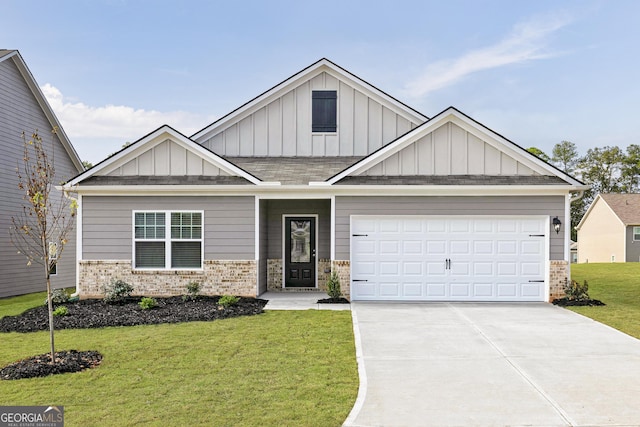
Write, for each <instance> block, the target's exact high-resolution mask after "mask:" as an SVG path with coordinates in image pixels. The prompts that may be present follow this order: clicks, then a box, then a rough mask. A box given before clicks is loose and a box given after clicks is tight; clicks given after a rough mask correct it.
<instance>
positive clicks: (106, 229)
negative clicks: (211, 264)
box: [82, 196, 255, 260]
mask: <svg viewBox="0 0 640 427" xmlns="http://www.w3.org/2000/svg"><path fill="white" fill-rule="evenodd" d="M254 200H255V199H254V197H253V196H250V197H233V196H228V197H227V196H221V197H217V196H211V197H191V196H188V197H187V196H185V197H179V196H177V197H158V196H153V197H144V196H143V197H138V196H131V197H128V196H115V197H112V196H84V197H83V198H82V259H83V260H131V259H132V229H133V224H132V221H133V220H132V212H133V211H138V210H162V211H167V210H169V211H180V210H185V211H187V210H202V211H204V259H205V260H253V259H255V226H254V222H255V202H254Z"/></svg>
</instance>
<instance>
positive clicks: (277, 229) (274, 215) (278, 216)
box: [265, 200, 331, 259]
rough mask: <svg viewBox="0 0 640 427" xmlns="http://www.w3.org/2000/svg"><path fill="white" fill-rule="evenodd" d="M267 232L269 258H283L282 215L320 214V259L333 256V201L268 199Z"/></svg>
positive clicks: (318, 239) (318, 240)
mask: <svg viewBox="0 0 640 427" xmlns="http://www.w3.org/2000/svg"><path fill="white" fill-rule="evenodd" d="M265 202H266V203H267V217H268V219H267V222H268V223H267V232H268V249H267V256H268V258H269V259H281V258H282V239H283V235H282V215H285V214H293V215H296V214H317V215H318V234H317V236H316V239H317V243H318V259H329V258H330V257H331V201H330V200H267V201H265Z"/></svg>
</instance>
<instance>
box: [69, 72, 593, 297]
mask: <svg viewBox="0 0 640 427" xmlns="http://www.w3.org/2000/svg"><path fill="white" fill-rule="evenodd" d="M66 188H67V189H68V190H70V191H77V193H78V195H79V196H78V197H79V204H80V213H79V215H80V217H79V223H78V236H79V242H78V252H77V256H78V292H79V293H80V296H81V297H83V298H84V297H94V296H99V295H101V293H102V286H103V285H104V284H105V283H106V282H108V281H109V280H111V279H115V278H119V279H122V280H125V281H127V282H129V283H131V284H132V285H133V286H134V287H135V289H136V292H138V293H144V294H153V295H169V294H184V293H185V292H186V290H185V289H186V285H187V283H189V282H191V281H197V282H200V283H202V284H203V290H204V292H205V293H210V294H225V293H230V294H236V295H251V296H256V295H260V294H262V293H263V292H265V291H267V290H278V291H287V290H291V289H299V288H303V289H306V290H313V289H318V288H320V289H321V288H323V287H324V286H325V283H326V280H327V278H328V276H329V274H330V272H331V271H336V272H337V273H338V275H339V277H340V280H341V285H342V289H343V291H344V292H345V293H346V296H347V297H349V298H350V299H352V300H388V301H548V300H550V299H552V298H554V297H556V296H558V295H560V294H562V292H563V290H562V289H563V285H564V283H565V280H566V278H567V276H568V273H569V260H570V253H569V241H570V240H569V237H570V234H569V231H570V230H569V226H568V225H569V224H570V220H569V218H570V216H569V212H570V209H569V206H570V203H571V197H572V193H575V192H580V191H582V190H584V189H586V188H587V187H586V186H585V185H584V184H582V183H581V182H580V181H578V180H576V179H575V178H573V177H571V176H569V175H567V174H565V173H564V172H562V171H560V170H558V169H557V168H555V167H553V166H551V165H549V164H547V163H545V162H544V161H542V160H540V159H539V158H537V157H536V156H534V155H532V154H530V153H529V152H527V151H526V150H524V149H522V148H521V147H519V146H518V145H516V144H514V143H513V142H511V141H509V140H508V139H506V138H505V137H503V136H501V135H500V134H498V133H496V132H494V131H492V130H491V129H489V128H488V127H486V126H485V125H483V124H481V123H479V122H477V121H476V120H474V119H472V118H471V117H469V116H467V115H465V114H464V113H462V112H461V111H459V110H457V109H455V108H453V107H449V108H446V109H444V110H443V111H442V112H440V113H439V114H436V115H435V116H434V117H431V118H428V117H426V116H425V115H423V114H421V113H420V112H418V111H416V110H414V109H413V108H411V107H409V106H407V105H405V104H404V103H402V102H400V101H398V100H397V99H396V98H394V97H392V96H390V95H388V94H387V93H385V92H383V91H382V90H380V89H378V88H376V87H375V86H373V85H371V84H370V83H368V82H366V81H364V80H363V79H361V78H359V77H358V76H355V75H354V74H352V73H350V72H349V71H347V70H345V69H344V68H342V67H340V66H338V65H336V64H335V63H333V62H331V61H329V60H327V59H321V60H319V61H317V62H316V63H314V64H311V65H310V66H309V67H307V68H305V69H303V70H302V71H300V72H298V73H296V74H294V75H293V76H291V77H289V78H287V79H285V80H284V81H282V82H281V83H279V84H277V85H276V86H274V87H272V88H271V89H269V90H267V91H266V92H264V93H262V94H260V95H258V96H257V97H256V98H254V99H252V100H250V101H248V102H247V103H246V104H244V105H242V106H240V107H239V108H237V109H236V110H234V111H232V112H230V113H229V114H227V115H226V116H224V117H222V118H221V119H219V120H217V121H215V122H214V123H211V124H210V125H208V126H206V127H205V128H203V129H202V130H200V131H198V132H197V133H195V134H194V135H192V136H191V137H187V136H185V135H183V134H181V133H180V132H179V131H177V130H175V129H173V128H172V127H170V126H167V125H165V126H162V127H160V128H158V129H157V130H155V131H154V132H152V133H150V134H148V135H146V136H143V137H142V138H141V139H140V140H138V141H137V142H135V143H133V144H131V145H130V146H128V147H126V148H124V149H123V150H122V151H120V152H118V153H116V154H115V155H113V156H112V157H109V158H108V159H106V160H104V161H103V162H101V163H100V164H98V165H96V166H95V167H94V168H92V169H90V170H88V171H86V172H84V173H82V174H80V175H78V176H77V177H75V178H74V179H72V180H71V181H70V182H69V183H68V185H67V187H66Z"/></svg>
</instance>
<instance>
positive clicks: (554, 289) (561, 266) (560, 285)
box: [549, 260, 569, 302]
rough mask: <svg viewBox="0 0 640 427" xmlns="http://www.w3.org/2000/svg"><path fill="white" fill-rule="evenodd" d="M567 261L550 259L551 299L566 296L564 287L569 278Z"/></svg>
mask: <svg viewBox="0 0 640 427" xmlns="http://www.w3.org/2000/svg"><path fill="white" fill-rule="evenodd" d="M568 270H569V269H568V263H567V261H557V260H553V261H549V301H550V302H551V301H553V300H554V299H556V298H562V297H564V296H565V293H564V287H565V285H566V283H567V280H569V277H568V274H567V273H568Z"/></svg>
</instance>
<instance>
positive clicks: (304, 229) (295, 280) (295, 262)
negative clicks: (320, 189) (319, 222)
mask: <svg viewBox="0 0 640 427" xmlns="http://www.w3.org/2000/svg"><path fill="white" fill-rule="evenodd" d="M284 222H285V231H284V240H285V242H284V244H285V246H284V248H285V249H284V268H285V269H284V286H285V287H287V288H289V287H315V286H316V218H315V217H306V216H305V217H302V216H287V217H285V219H284Z"/></svg>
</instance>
